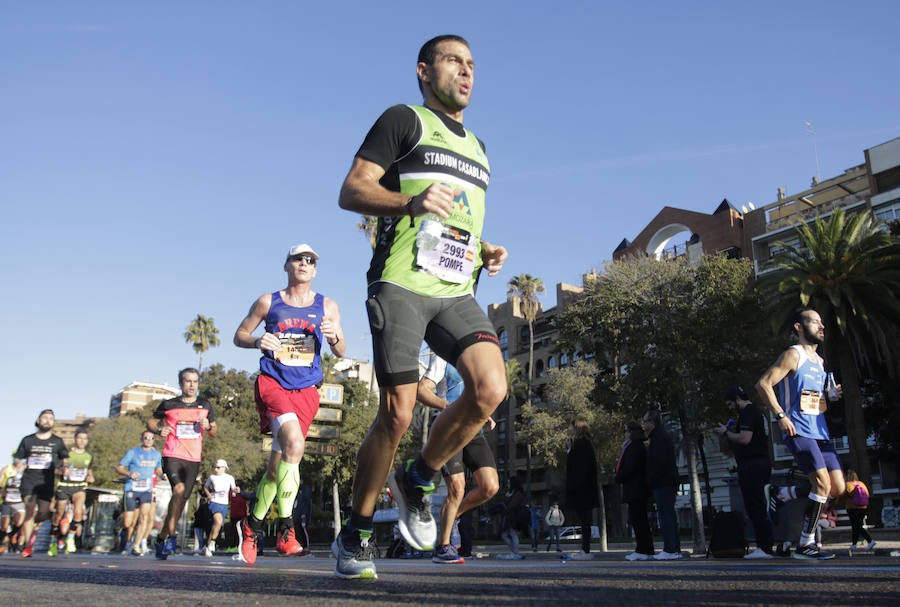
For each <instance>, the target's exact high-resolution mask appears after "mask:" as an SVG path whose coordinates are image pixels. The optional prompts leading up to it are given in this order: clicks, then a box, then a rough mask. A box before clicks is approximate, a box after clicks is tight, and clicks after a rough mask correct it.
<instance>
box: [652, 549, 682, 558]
mask: <svg viewBox="0 0 900 607" xmlns="http://www.w3.org/2000/svg"><path fill="white" fill-rule="evenodd" d="M680 558H684V555H683V554H681V553H680V552H666V551H665V550H663V551H662V552H657V553H656V554H654V555H653V560H654V561H675V560H678V559H680Z"/></svg>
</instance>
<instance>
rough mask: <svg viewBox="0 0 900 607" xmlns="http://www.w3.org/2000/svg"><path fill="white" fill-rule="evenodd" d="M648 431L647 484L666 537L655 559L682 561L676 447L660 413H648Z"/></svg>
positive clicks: (646, 418) (645, 421)
mask: <svg viewBox="0 0 900 607" xmlns="http://www.w3.org/2000/svg"><path fill="white" fill-rule="evenodd" d="M644 429H645V430H646V431H647V434H648V436H649V437H650V445H649V446H648V447H647V485H648V486H649V487H650V490H651V491H652V492H653V501H655V502H656V509H657V511H658V513H659V530H660V533H662V536H663V551H662V552H659V553H657V554H656V555H655V556H654V557H653V558H654V559H656V560H658V561H668V560H674V559H680V558H682V554H681V539H680V538H679V537H678V518H677V517H676V516H675V495H676V491H677V487H678V466H677V465H676V463H675V444H674V443H673V442H672V437H671V436H669V433H668V432H666V429H665V428H663V425H662V418H661V417H660V415H659V411H647V413H645V414H644Z"/></svg>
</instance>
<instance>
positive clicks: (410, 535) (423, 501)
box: [388, 460, 437, 552]
mask: <svg viewBox="0 0 900 607" xmlns="http://www.w3.org/2000/svg"><path fill="white" fill-rule="evenodd" d="M412 465H413V460H407V462H406V465H405V466H404V467H401V468H398V469H397V470H395V471H394V473H393V474H391V476H390V478H389V479H388V485H389V486H390V488H391V496H392V497H393V498H394V501H395V502H397V510H398V512H399V515H398V516H399V518H398V520H397V527H398V528H399V529H400V535H402V536H403V539H404V540H406V543H407V544H409V545H410V546H412V547H413V548H415V549H416V550H421V551H422V552H425V551H428V550H433V549H434V543H435V541H436V540H437V523H435V521H434V517H433V516H432V515H431V498H430V495H431V493H432V492H433V491H434V483H433V482H431V481H429V483H428V485H414V484H413V483H412V482H410V481H409V479H408V478H407V475H408V473H409V468H410V467H411V466H412Z"/></svg>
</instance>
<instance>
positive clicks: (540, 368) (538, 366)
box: [534, 359, 544, 377]
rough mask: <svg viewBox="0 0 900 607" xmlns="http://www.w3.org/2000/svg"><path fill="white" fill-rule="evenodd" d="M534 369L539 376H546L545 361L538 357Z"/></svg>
mask: <svg viewBox="0 0 900 607" xmlns="http://www.w3.org/2000/svg"><path fill="white" fill-rule="evenodd" d="M534 370H535V373H536V374H537V376H538V377H543V376H544V361H542V360H541V359H538V360H537V362H535V363H534Z"/></svg>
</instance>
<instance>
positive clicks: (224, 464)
mask: <svg viewBox="0 0 900 607" xmlns="http://www.w3.org/2000/svg"><path fill="white" fill-rule="evenodd" d="M216 468H228V462H226V461H225V460H224V459H220V460H217V461H216Z"/></svg>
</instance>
